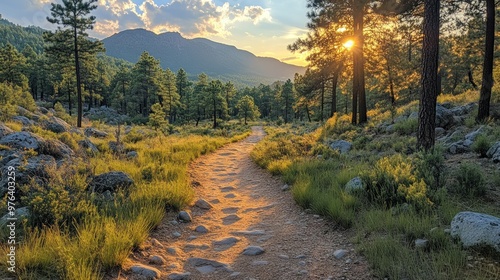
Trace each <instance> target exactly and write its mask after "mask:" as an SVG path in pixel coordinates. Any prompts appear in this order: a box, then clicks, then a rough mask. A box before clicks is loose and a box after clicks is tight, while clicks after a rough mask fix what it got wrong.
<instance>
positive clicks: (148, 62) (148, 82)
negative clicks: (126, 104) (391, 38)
mask: <svg viewBox="0 0 500 280" xmlns="http://www.w3.org/2000/svg"><path fill="white" fill-rule="evenodd" d="M161 75H162V70H161V68H160V62H159V61H158V60H156V59H155V58H154V57H152V56H151V55H150V54H149V53H148V52H146V51H145V52H143V53H142V54H141V57H140V58H139V61H137V63H136V64H135V65H134V68H133V70H132V79H133V85H132V92H133V94H134V95H136V98H137V101H138V103H139V112H140V113H141V114H142V115H143V116H144V117H147V116H148V115H149V109H150V105H149V104H151V103H153V102H151V101H152V100H151V99H152V98H156V96H157V95H158V96H159V95H160V91H161V82H160V80H161ZM161 103H162V100H160V104H161Z"/></svg>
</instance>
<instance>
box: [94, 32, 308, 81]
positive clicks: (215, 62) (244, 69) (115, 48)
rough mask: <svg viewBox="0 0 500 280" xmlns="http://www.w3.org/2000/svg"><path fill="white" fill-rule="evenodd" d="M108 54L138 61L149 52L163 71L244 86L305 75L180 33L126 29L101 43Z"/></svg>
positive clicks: (273, 61) (271, 60) (292, 67)
mask: <svg viewBox="0 0 500 280" xmlns="http://www.w3.org/2000/svg"><path fill="white" fill-rule="evenodd" d="M102 42H103V43H104V46H105V48H106V54H107V55H110V56H113V57H118V58H122V59H125V60H127V61H130V62H133V63H135V62H137V60H138V58H139V57H140V55H141V53H142V52H144V51H147V52H148V53H150V54H151V55H152V56H154V57H155V58H157V59H159V60H160V63H161V66H162V68H164V69H165V68H169V69H171V70H172V71H175V72H177V71H178V70H179V69H181V68H183V69H184V70H186V72H188V73H190V74H194V75H198V74H201V73H205V74H207V75H209V76H212V77H216V78H226V79H224V80H227V78H228V77H236V78H237V80H240V81H241V82H243V83H245V84H250V85H255V84H259V83H271V82H274V81H276V80H286V79H289V78H292V77H293V75H295V73H303V72H304V68H303V67H299V66H295V65H291V64H286V63H283V62H280V61H279V60H277V59H274V58H268V57H257V56H255V55H254V54H252V53H250V52H248V51H244V50H240V49H237V48H236V47H234V46H229V45H225V44H220V43H216V42H213V41H210V40H208V39H204V38H196V39H186V38H183V37H182V36H181V35H180V34H179V33H176V32H166V33H162V34H158V35H157V34H155V33H153V32H151V31H147V30H145V29H134V30H125V31H122V32H120V33H118V34H115V35H113V36H111V37H108V38H106V39H104V40H102Z"/></svg>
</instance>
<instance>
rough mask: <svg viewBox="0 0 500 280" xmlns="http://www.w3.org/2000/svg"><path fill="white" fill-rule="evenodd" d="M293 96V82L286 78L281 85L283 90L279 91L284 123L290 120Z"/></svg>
mask: <svg viewBox="0 0 500 280" xmlns="http://www.w3.org/2000/svg"><path fill="white" fill-rule="evenodd" d="M293 97H294V89H293V83H292V81H291V80H290V79H288V80H286V82H285V84H284V85H283V90H282V92H281V100H282V102H283V106H284V120H285V123H288V122H289V121H290V116H291V115H292V105H293V102H294V100H293V99H294V98H293Z"/></svg>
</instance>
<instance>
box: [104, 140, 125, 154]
mask: <svg viewBox="0 0 500 280" xmlns="http://www.w3.org/2000/svg"><path fill="white" fill-rule="evenodd" d="M108 147H109V150H110V151H111V152H112V153H113V154H115V155H121V154H123V153H124V151H125V147H124V146H123V144H122V143H118V142H116V141H109V142H108Z"/></svg>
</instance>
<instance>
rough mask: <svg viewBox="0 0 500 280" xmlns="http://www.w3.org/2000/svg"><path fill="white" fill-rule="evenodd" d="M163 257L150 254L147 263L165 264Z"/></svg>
mask: <svg viewBox="0 0 500 280" xmlns="http://www.w3.org/2000/svg"><path fill="white" fill-rule="evenodd" d="M165 262H166V261H165V259H164V258H163V257H162V256H151V257H150V258H149V263H151V264H156V265H163V264H165Z"/></svg>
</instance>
